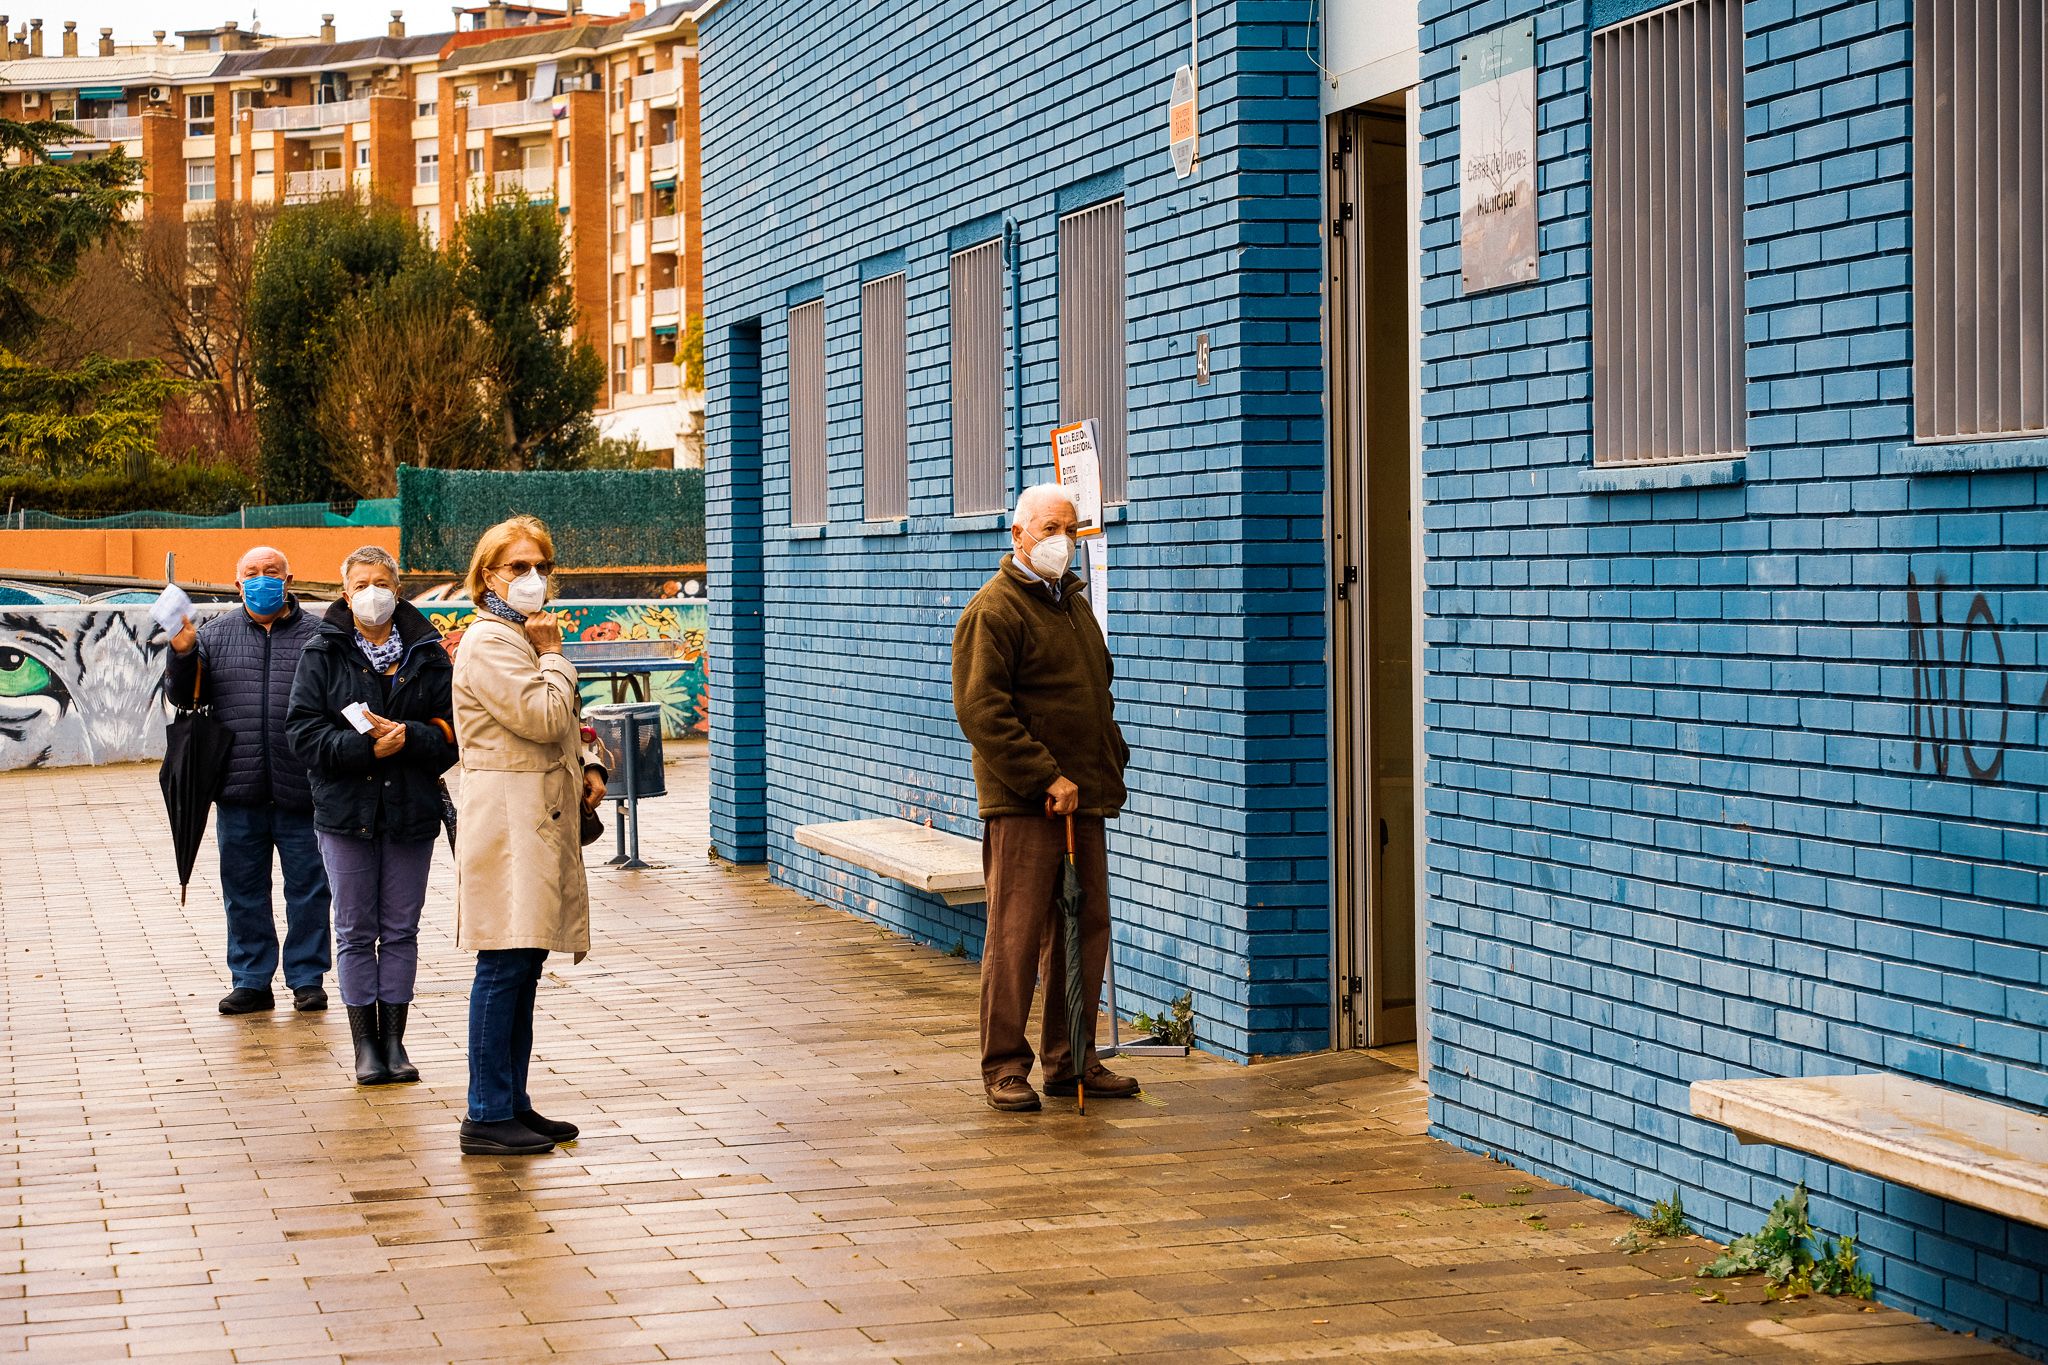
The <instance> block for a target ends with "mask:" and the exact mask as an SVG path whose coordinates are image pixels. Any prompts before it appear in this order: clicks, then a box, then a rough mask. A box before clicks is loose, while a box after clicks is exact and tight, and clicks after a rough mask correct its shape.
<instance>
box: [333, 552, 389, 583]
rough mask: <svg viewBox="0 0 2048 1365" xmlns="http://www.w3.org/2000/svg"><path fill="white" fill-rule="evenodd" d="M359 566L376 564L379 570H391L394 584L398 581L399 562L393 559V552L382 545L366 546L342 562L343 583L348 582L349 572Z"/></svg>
mask: <svg viewBox="0 0 2048 1365" xmlns="http://www.w3.org/2000/svg"><path fill="white" fill-rule="evenodd" d="M358 564H375V565H377V566H378V567H379V568H383V569H389V570H391V581H392V582H394V583H396V582H397V581H398V561H397V560H395V559H393V558H392V557H391V551H389V550H387V549H385V548H384V547H383V546H382V545H365V546H363V548H362V549H360V550H356V551H354V552H353V553H351V554H350V555H349V557H348V558H347V559H344V560H342V561H341V577H342V581H343V582H347V581H348V571H349V570H350V569H353V568H354V567H355V566H356V565H358Z"/></svg>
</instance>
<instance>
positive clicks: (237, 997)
mask: <svg viewBox="0 0 2048 1365" xmlns="http://www.w3.org/2000/svg"><path fill="white" fill-rule="evenodd" d="M276 1008H277V997H276V996H274V995H272V994H271V993H270V987H268V986H237V987H235V988H234V989H233V990H231V991H229V992H228V993H227V994H226V995H224V996H222V997H221V998H220V1012H221V1013H222V1014H261V1013H262V1012H263V1011H265V1010H274V1009H276Z"/></svg>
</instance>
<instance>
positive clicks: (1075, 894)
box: [1047, 815, 1095, 1114]
mask: <svg viewBox="0 0 2048 1365" xmlns="http://www.w3.org/2000/svg"><path fill="white" fill-rule="evenodd" d="M1081 901H1082V896H1081V872H1080V869H1078V868H1076V867H1075V866H1074V817H1073V816H1071V815H1069V816H1068V817H1067V860H1066V861H1065V862H1064V863H1062V864H1060V890H1059V895H1058V896H1057V897H1055V898H1054V900H1053V907H1054V908H1055V909H1057V910H1058V911H1059V912H1060V932H1061V933H1062V934H1063V935H1064V936H1065V944H1066V958H1067V981H1066V987H1067V1049H1068V1051H1070V1052H1072V1053H1073V1054H1074V1055H1073V1060H1072V1061H1071V1062H1070V1063H1069V1065H1071V1066H1072V1067H1073V1068H1074V1108H1075V1111H1076V1112H1077V1113H1082V1114H1085V1113H1087V1112H1088V1083H1087V1074H1088V1051H1089V1047H1090V1045H1091V1044H1092V1043H1093V1042H1094V1041H1095V1020H1094V1019H1093V1018H1091V1017H1088V1015H1089V1012H1088V1010H1087V1007H1086V1006H1085V1005H1084V1004H1083V1003H1082V1001H1083V998H1084V997H1085V996H1086V995H1087V991H1086V989H1085V988H1084V987H1083V986H1082V982H1081ZM1047 984H1048V985H1050V984H1051V983H1047Z"/></svg>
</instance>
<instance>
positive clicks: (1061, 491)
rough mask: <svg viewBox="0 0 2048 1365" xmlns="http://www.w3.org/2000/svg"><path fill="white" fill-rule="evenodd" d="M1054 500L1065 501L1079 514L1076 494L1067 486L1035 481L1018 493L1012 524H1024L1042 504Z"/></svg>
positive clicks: (1012, 514) (1011, 515)
mask: <svg viewBox="0 0 2048 1365" xmlns="http://www.w3.org/2000/svg"><path fill="white" fill-rule="evenodd" d="M1054 500H1058V501H1060V502H1063V503H1065V504H1066V505H1067V506H1068V507H1069V508H1072V509H1073V511H1074V512H1075V514H1076V515H1079V513H1080V509H1079V508H1078V507H1075V506H1074V495H1073V494H1072V493H1069V492H1068V491H1067V490H1066V489H1065V488H1063V487H1062V486H1060V485H1059V484H1056V483H1034V484H1032V485H1031V487H1029V488H1027V489H1025V490H1024V491H1023V492H1022V493H1019V494H1018V495H1017V510H1016V511H1014V512H1012V513H1011V514H1010V525H1012V526H1022V525H1023V524H1024V523H1025V522H1027V521H1029V520H1030V519H1031V513H1032V512H1033V511H1034V510H1036V509H1037V508H1038V507H1039V506H1040V505H1041V504H1043V503H1047V502H1052V501H1054Z"/></svg>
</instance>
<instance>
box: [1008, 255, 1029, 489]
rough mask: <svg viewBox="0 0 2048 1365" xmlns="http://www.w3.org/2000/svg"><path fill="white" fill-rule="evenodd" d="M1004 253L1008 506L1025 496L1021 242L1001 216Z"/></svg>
mask: <svg viewBox="0 0 2048 1365" xmlns="http://www.w3.org/2000/svg"><path fill="white" fill-rule="evenodd" d="M1003 254H1004V256H1006V257H1008V258H1009V263H1010V431H1011V453H1010V461H1011V464H1012V466H1013V467H1012V469H1011V480H1012V493H1011V498H1010V504H1011V506H1013V507H1014V506H1015V505H1016V500H1017V499H1018V498H1021V497H1023V496H1024V242H1023V233H1021V232H1020V231H1019V230H1018V228H1017V224H1016V221H1015V220H1014V219H1011V218H1007V217H1006V218H1004V219H1003Z"/></svg>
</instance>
